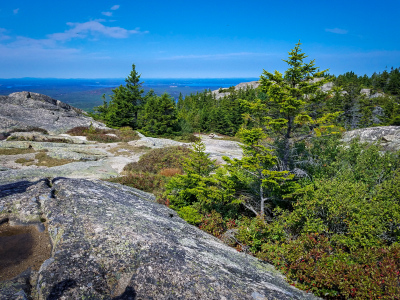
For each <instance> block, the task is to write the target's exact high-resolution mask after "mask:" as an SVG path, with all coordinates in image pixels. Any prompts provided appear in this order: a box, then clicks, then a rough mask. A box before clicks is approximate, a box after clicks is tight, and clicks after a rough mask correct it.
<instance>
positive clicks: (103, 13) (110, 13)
mask: <svg viewBox="0 0 400 300" xmlns="http://www.w3.org/2000/svg"><path fill="white" fill-rule="evenodd" d="M101 14H102V15H105V16H107V17H111V16H112V12H111V11H103V12H102V13H101Z"/></svg>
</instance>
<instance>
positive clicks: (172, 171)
mask: <svg viewBox="0 0 400 300" xmlns="http://www.w3.org/2000/svg"><path fill="white" fill-rule="evenodd" d="M158 174H160V175H162V176H166V177H172V176H175V175H177V174H179V175H181V174H182V170H181V169H179V168H165V169H161V170H160V172H159V173H158Z"/></svg>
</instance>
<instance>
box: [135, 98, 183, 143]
mask: <svg viewBox="0 0 400 300" xmlns="http://www.w3.org/2000/svg"><path fill="white" fill-rule="evenodd" d="M140 123H141V124H142V126H143V127H142V130H143V132H145V133H146V134H148V135H151V136H159V135H165V136H168V135H169V136H171V135H175V134H176V132H177V130H178V129H179V128H178V118H177V112H176V108H175V102H174V99H173V98H171V96H169V95H168V94H166V93H165V94H163V95H162V96H161V97H158V96H157V95H155V94H153V95H151V96H149V97H147V101H146V104H145V105H144V108H143V112H142V117H141V122H140Z"/></svg>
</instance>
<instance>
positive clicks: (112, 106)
mask: <svg viewBox="0 0 400 300" xmlns="http://www.w3.org/2000/svg"><path fill="white" fill-rule="evenodd" d="M112 91H113V94H112V95H110V97H111V101H110V103H109V106H108V109H107V113H106V115H105V119H106V124H107V126H110V127H123V126H131V127H133V128H134V111H135V107H134V105H133V103H132V101H130V100H131V99H130V97H129V94H128V93H127V89H126V88H125V87H124V86H122V85H120V86H119V87H117V88H115V89H113V90H112Z"/></svg>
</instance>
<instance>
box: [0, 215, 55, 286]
mask: <svg viewBox="0 0 400 300" xmlns="http://www.w3.org/2000/svg"><path fill="white" fill-rule="evenodd" d="M51 249H52V247H51V241H50V236H49V233H48V231H47V229H46V230H44V231H43V232H40V231H39V230H38V228H37V226H36V225H29V226H23V225H17V226H11V225H10V224H9V223H8V222H7V221H5V222H4V223H3V224H2V225H0V281H3V280H8V279H11V278H14V277H15V276H17V275H18V274H20V273H22V272H23V271H25V270H27V269H29V268H32V269H34V270H39V268H40V266H41V265H42V263H43V262H44V261H45V260H46V259H48V258H50V255H51Z"/></svg>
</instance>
